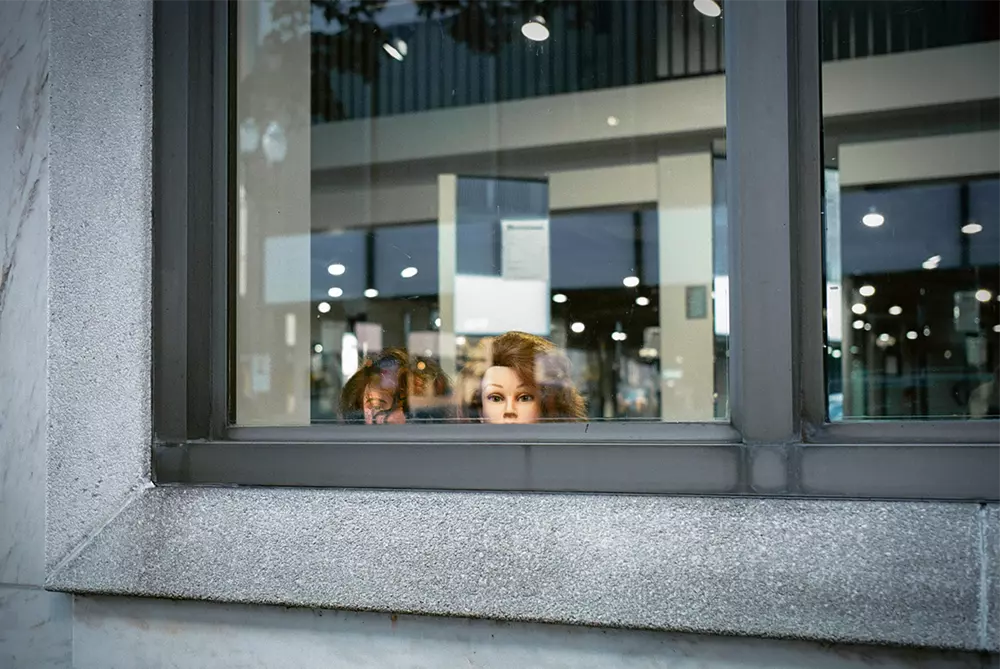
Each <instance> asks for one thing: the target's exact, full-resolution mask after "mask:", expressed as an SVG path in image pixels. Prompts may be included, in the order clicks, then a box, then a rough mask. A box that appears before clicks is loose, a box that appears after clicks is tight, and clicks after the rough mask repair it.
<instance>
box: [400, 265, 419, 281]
mask: <svg viewBox="0 0 1000 669" xmlns="http://www.w3.org/2000/svg"><path fill="white" fill-rule="evenodd" d="M399 275H400V276H401V277H403V278H404V279H412V278H413V277H415V276H416V275H417V268H416V267H404V268H403V271H402V272H400V273H399Z"/></svg>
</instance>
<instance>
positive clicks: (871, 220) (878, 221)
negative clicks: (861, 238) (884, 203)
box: [861, 209, 885, 228]
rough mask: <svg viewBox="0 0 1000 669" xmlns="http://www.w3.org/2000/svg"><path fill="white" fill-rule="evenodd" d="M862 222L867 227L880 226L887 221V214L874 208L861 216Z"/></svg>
mask: <svg viewBox="0 0 1000 669" xmlns="http://www.w3.org/2000/svg"><path fill="white" fill-rule="evenodd" d="M861 222H862V223H864V224H865V227H869V228H880V227H882V224H883V223H885V216H883V215H882V214H880V213H878V212H877V211H875V210H874V209H872V210H871V211H869V212H868V213H867V214H865V215H864V216H862V217H861Z"/></svg>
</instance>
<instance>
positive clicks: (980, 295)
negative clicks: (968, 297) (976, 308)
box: [976, 288, 993, 302]
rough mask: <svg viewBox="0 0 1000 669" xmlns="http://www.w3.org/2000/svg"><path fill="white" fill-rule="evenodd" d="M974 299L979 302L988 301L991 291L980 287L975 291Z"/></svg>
mask: <svg viewBox="0 0 1000 669" xmlns="http://www.w3.org/2000/svg"><path fill="white" fill-rule="evenodd" d="M976 299H977V300H979V301H980V302H989V301H990V300H991V299H993V293H991V292H990V291H988V290H986V289H985V288H980V289H979V290H977V291H976Z"/></svg>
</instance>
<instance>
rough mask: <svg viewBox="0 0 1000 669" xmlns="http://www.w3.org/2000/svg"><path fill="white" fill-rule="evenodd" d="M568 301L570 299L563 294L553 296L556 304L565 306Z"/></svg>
mask: <svg viewBox="0 0 1000 669" xmlns="http://www.w3.org/2000/svg"><path fill="white" fill-rule="evenodd" d="M568 299H569V298H568V297H566V296H565V295H563V294H562V293H556V294H555V295H553V296H552V301H553V302H555V303H556V304H563V303H565V302H566V300H568Z"/></svg>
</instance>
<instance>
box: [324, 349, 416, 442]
mask: <svg viewBox="0 0 1000 669" xmlns="http://www.w3.org/2000/svg"><path fill="white" fill-rule="evenodd" d="M408 366H409V365H408V357H407V355H406V352H405V351H403V350H400V349H395V348H390V349H386V350H385V351H383V352H382V353H380V354H378V355H375V356H372V357H368V358H365V359H364V360H363V361H362V362H361V366H360V367H359V368H358V371H357V372H355V373H354V375H353V376H352V377H351V378H350V379H349V380H348V381H347V383H346V384H344V390H343V392H341V394H340V411H341V414H342V415H344V416H345V417H355V416H357V417H360V415H364V419H365V423H366V424H367V425H381V424H383V423H392V424H399V423H405V422H406V414H407V413H408V412H409V401H408V398H409V369H408Z"/></svg>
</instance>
